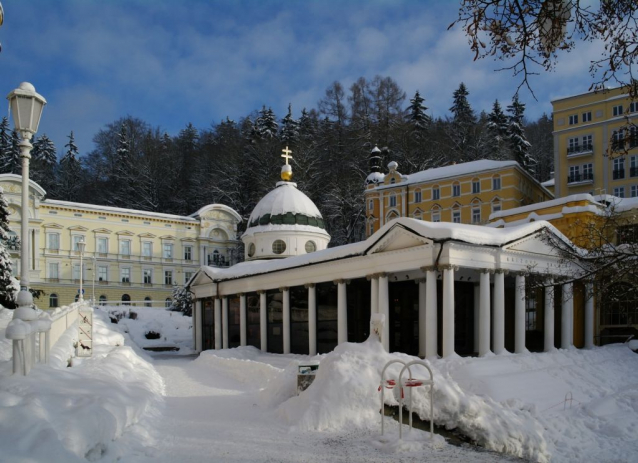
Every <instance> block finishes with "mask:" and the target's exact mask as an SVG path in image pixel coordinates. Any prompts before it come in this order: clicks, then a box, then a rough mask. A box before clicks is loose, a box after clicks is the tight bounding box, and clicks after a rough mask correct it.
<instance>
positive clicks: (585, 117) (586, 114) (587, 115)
mask: <svg viewBox="0 0 638 463" xmlns="http://www.w3.org/2000/svg"><path fill="white" fill-rule="evenodd" d="M583 122H591V111H585V112H584V113H583Z"/></svg>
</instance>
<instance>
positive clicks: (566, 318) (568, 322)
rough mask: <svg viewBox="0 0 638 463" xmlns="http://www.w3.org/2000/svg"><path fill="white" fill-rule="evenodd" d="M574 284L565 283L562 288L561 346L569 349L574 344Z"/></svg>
mask: <svg viewBox="0 0 638 463" xmlns="http://www.w3.org/2000/svg"><path fill="white" fill-rule="evenodd" d="M573 289H574V285H573V284H572V283H565V284H564V285H563V288H562V301H561V317H560V347H561V349H569V348H570V347H571V346H572V344H573V343H572V333H573V332H574V329H573V327H572V319H573V317H574V291H573Z"/></svg>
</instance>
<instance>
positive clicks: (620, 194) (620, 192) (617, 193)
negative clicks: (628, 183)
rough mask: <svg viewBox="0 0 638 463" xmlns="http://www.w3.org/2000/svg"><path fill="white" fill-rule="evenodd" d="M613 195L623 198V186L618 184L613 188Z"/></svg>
mask: <svg viewBox="0 0 638 463" xmlns="http://www.w3.org/2000/svg"><path fill="white" fill-rule="evenodd" d="M614 196H616V197H617V198H624V197H625V187H624V186H618V187H616V188H614Z"/></svg>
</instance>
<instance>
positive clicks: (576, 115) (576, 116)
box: [569, 114, 578, 125]
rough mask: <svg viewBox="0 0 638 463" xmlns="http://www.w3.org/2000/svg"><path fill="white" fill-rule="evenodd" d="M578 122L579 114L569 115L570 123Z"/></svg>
mask: <svg viewBox="0 0 638 463" xmlns="http://www.w3.org/2000/svg"><path fill="white" fill-rule="evenodd" d="M576 124H578V114H572V115H571V116H569V125H576Z"/></svg>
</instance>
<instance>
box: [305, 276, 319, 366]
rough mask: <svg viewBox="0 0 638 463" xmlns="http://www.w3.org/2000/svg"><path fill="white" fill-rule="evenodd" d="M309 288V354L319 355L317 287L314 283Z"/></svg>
mask: <svg viewBox="0 0 638 463" xmlns="http://www.w3.org/2000/svg"><path fill="white" fill-rule="evenodd" d="M307 288H308V354H309V355H317V288H316V287H315V284H314V283H310V284H309V285H307Z"/></svg>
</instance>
